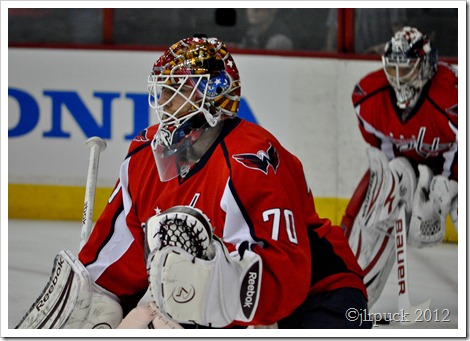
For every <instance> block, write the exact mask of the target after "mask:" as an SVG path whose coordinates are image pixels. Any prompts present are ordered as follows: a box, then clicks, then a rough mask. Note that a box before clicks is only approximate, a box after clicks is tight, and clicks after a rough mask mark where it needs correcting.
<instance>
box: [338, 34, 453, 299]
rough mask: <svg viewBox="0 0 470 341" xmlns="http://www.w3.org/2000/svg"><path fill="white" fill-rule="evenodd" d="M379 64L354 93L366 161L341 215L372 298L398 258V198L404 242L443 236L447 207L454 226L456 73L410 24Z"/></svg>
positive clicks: (422, 243)
mask: <svg viewBox="0 0 470 341" xmlns="http://www.w3.org/2000/svg"><path fill="white" fill-rule="evenodd" d="M382 60H383V68H382V69H380V70H377V71H375V72H372V73H370V74H368V75H366V76H365V77H364V78H362V79H361V80H360V81H359V82H358V83H357V84H356V86H355V88H354V91H353V94H352V100H353V104H354V109H355V111H356V115H357V118H358V121H359V128H360V131H361V133H362V135H363V137H364V140H365V141H366V142H367V143H368V144H369V146H370V148H371V149H369V150H368V156H369V161H370V169H369V170H368V171H367V172H366V174H365V175H364V177H363V179H362V180H361V181H360V183H359V185H358V187H357V189H356V190H355V193H354V195H353V197H352V198H351V201H350V203H349V206H348V207H347V209H346V214H345V215H344V217H343V220H342V226H343V227H344V229H345V232H346V235H347V236H348V238H349V242H350V244H351V247H352V249H353V252H354V253H355V255H356V257H357V258H358V260H359V263H360V265H361V266H362V267H363V269H364V273H365V284H366V286H367V290H368V295H369V305H370V307H372V305H373V304H374V303H375V302H376V301H377V299H378V298H379V297H380V294H381V292H382V290H383V288H384V285H385V283H386V281H387V278H388V276H389V274H390V271H391V269H392V266H393V263H394V261H395V258H396V257H395V253H394V252H393V250H394V247H395V242H394V239H393V238H390V236H391V232H390V231H392V229H393V224H394V219H396V217H397V212H398V205H399V201H400V200H403V202H405V203H406V212H407V215H408V218H407V220H408V225H409V231H408V242H409V244H410V245H412V246H415V247H425V246H433V245H436V244H438V243H440V242H442V240H443V238H444V234H445V230H446V218H447V215H448V214H450V217H451V218H452V221H453V223H454V227H455V229H456V230H457V221H458V212H457V200H458V195H457V181H458V162H457V161H458V142H457V141H458V139H457V136H458V101H457V93H458V79H457V75H456V70H455V69H453V68H452V67H451V66H450V65H448V64H445V63H438V54H437V49H436V47H434V45H433V44H432V43H431V41H430V39H429V38H428V37H427V36H426V34H424V33H423V32H420V31H419V30H418V29H416V28H414V27H403V28H402V29H401V30H399V31H398V32H396V33H395V35H394V36H393V37H392V38H391V39H390V41H389V42H388V43H387V44H386V46H385V52H384V54H383V56H382Z"/></svg>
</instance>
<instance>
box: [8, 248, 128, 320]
mask: <svg viewBox="0 0 470 341" xmlns="http://www.w3.org/2000/svg"><path fill="white" fill-rule="evenodd" d="M103 291H104V289H102V290H99V287H98V286H97V285H96V284H93V283H92V282H91V280H90V278H89V274H88V271H87V270H86V269H85V267H84V266H83V264H82V263H80V261H79V260H78V259H76V258H75V257H74V256H73V255H72V253H71V252H70V251H68V250H62V251H60V252H59V253H58V254H57V256H56V258H55V259H54V266H53V269H52V274H51V277H50V279H49V282H48V283H47V285H46V287H45V288H44V291H43V292H42V294H41V295H40V296H39V298H38V299H37V300H36V302H35V303H34V304H33V305H32V306H31V308H30V309H29V310H28V312H27V313H26V314H25V316H24V317H23V318H22V319H21V321H20V323H19V324H18V325H17V326H16V327H15V328H16V329H60V328H115V327H117V325H118V324H119V322H120V321H121V319H122V309H121V306H120V305H119V303H118V302H116V301H115V300H114V299H112V298H111V297H110V296H109V295H105V294H104V293H103Z"/></svg>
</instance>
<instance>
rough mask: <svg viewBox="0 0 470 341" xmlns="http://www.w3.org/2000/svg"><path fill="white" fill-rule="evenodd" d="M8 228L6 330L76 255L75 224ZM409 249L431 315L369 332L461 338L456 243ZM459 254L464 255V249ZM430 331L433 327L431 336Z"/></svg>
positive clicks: (391, 293)
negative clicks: (63, 260)
mask: <svg viewBox="0 0 470 341" xmlns="http://www.w3.org/2000/svg"><path fill="white" fill-rule="evenodd" d="M8 225H9V226H8V328H14V327H15V325H16V324H17V323H18V322H19V320H20V319H21V317H22V316H23V314H24V313H25V311H26V310H27V309H28V308H29V307H30V305H31V304H32V303H33V302H34V301H35V300H36V298H37V297H38V295H39V294H40V292H41V291H42V289H43V288H44V286H45V284H46V283H47V281H48V279H49V275H50V271H51V269H52V263H53V259H54V257H55V255H56V254H57V253H58V251H60V250H61V249H65V248H67V249H69V250H71V251H72V252H73V253H74V254H77V252H78V246H79V239H80V223H79V222H64V221H32V220H9V224H8ZM2 245H5V244H2ZM408 251H409V263H408V264H409V269H410V270H409V276H410V282H411V284H410V295H411V301H412V303H413V304H417V303H422V302H424V301H426V300H427V299H429V298H431V299H432V302H431V306H430V311H428V312H427V315H424V314H423V322H416V323H414V324H411V325H407V326H403V325H401V324H400V323H398V322H392V323H390V324H389V325H379V326H377V327H375V328H374V331H373V332H372V334H374V333H377V332H380V331H382V332H387V333H386V334H382V333H380V334H382V335H384V336H391V335H392V334H393V332H394V331H391V330H388V329H415V330H414V331H409V330H408V331H407V334H406V335H407V336H408V335H410V336H424V335H428V336H443V337H447V336H463V335H465V331H466V325H465V323H466V319H465V317H466V316H465V313H466V287H465V285H463V286H461V287H460V290H458V266H457V264H458V261H459V259H458V245H457V244H448V243H446V244H441V245H439V246H437V247H434V248H428V249H420V250H416V249H413V248H411V247H409V248H408ZM462 251H463V252H465V250H464V249H463V250H460V252H462ZM4 254H5V253H4ZM395 273H396V269H394V270H392V275H391V276H390V278H389V280H388V282H387V285H386V287H385V290H384V293H383V296H382V297H381V298H380V299H379V301H378V302H377V303H376V305H375V306H374V307H373V309H372V310H371V312H372V313H382V314H386V313H394V312H396V310H397V299H396V293H395V291H396V290H395V288H396V284H397V280H396V278H395V276H394V274H395ZM461 276H463V277H464V278H463V279H464V280H465V277H466V273H465V272H464V273H461ZM4 279H5V273H4V272H3V271H2V285H4ZM2 289H3V290H2V295H3V294H4V288H2ZM459 295H460V300H459V301H460V303H461V304H460V306H459V304H458V298H459ZM2 297H4V296H2ZM3 302H5V301H3ZM2 306H3V304H2ZM459 308H460V309H459ZM2 318H3V317H2ZM425 320H429V321H428V322H426V321H425ZM459 327H460V328H459ZM423 329H425V330H423ZM430 329H433V330H432V333H430ZM386 330H388V331H386ZM304 332H306V331H304ZM390 333H392V334H390ZM302 335H307V334H302ZM312 335H313V334H312ZM363 335H364V334H363Z"/></svg>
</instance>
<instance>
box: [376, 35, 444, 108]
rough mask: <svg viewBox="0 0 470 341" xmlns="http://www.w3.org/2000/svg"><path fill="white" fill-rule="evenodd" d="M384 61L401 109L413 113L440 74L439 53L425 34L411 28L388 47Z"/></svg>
mask: <svg viewBox="0 0 470 341" xmlns="http://www.w3.org/2000/svg"><path fill="white" fill-rule="evenodd" d="M382 61H383V65H384V71H385V74H386V76H387V79H388V81H389V83H390V85H391V86H392V87H393V89H394V90H395V94H396V97H397V105H398V107H399V108H400V109H409V108H412V107H414V105H415V104H416V102H417V101H418V98H419V96H420V95H421V91H422V90H423V87H424V85H426V83H427V82H428V81H429V80H430V79H431V78H432V77H433V76H434V74H435V72H436V69H437V50H436V48H435V47H434V46H433V45H432V43H431V41H430V40H429V38H428V37H427V36H426V35H425V34H423V33H422V32H420V31H419V30H417V29H416V28H413V27H408V26H407V27H404V28H402V29H401V30H400V31H398V32H396V33H395V35H394V36H393V37H392V39H391V40H390V41H389V42H388V43H387V44H386V45H385V52H384V54H383V56H382Z"/></svg>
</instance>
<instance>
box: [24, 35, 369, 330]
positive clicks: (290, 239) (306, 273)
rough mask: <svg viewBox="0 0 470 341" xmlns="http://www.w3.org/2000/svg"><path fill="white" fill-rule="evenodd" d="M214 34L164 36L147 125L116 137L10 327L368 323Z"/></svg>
mask: <svg viewBox="0 0 470 341" xmlns="http://www.w3.org/2000/svg"><path fill="white" fill-rule="evenodd" d="M240 84H241V83H240V77H239V73H238V69H237V67H236V64H235V61H234V60H233V58H232V56H231V54H230V53H229V52H228V49H227V47H226V45H225V44H224V43H223V42H221V41H220V40H219V39H217V38H208V37H205V36H202V35H201V36H195V37H191V38H185V39H182V40H181V41H178V42H176V43H175V44H173V45H172V46H171V47H170V48H169V49H168V50H167V51H166V52H165V53H164V54H163V55H162V56H161V57H159V58H158V59H157V60H156V62H155V63H154V65H153V68H152V71H151V74H150V76H149V77H148V90H149V104H150V106H151V107H152V108H153V109H155V111H156V115H157V117H158V121H159V123H158V124H156V125H152V126H150V127H148V128H147V129H145V130H144V131H142V133H141V134H139V136H137V137H136V138H135V139H134V140H133V141H132V142H131V144H130V147H129V151H128V154H127V156H126V157H125V159H124V160H123V162H122V165H121V168H120V172H119V179H118V181H117V184H116V186H115V189H114V191H113V193H112V194H111V196H110V198H109V200H108V204H107V205H106V207H105V209H104V211H103V213H102V214H101V216H100V217H99V219H98V220H97V222H96V225H95V227H94V229H93V231H92V233H91V235H90V236H89V238H87V240H86V243H84V244H83V247H82V248H81V250H80V252H79V254H78V259H77V258H75V257H74V256H73V255H72V254H70V252H67V251H63V252H60V253H59V255H58V256H57V258H56V261H55V265H54V269H53V272H52V275H51V279H50V282H49V283H48V285H47V286H46V288H45V290H44V292H43V294H42V295H41V296H40V297H39V299H38V300H37V302H36V303H34V304H33V306H32V307H31V309H30V310H29V312H28V313H27V314H26V315H25V317H24V318H23V320H22V321H21V322H20V324H19V326H18V328H185V329H186V328H188V329H189V328H198V329H199V328H248V327H252V328H255V327H272V326H277V327H278V328H371V323H360V321H357V320H354V321H349V320H347V318H346V317H345V313H346V311H347V310H348V309H352V308H353V309H357V311H362V310H364V309H366V308H367V292H366V288H365V286H364V282H363V278H362V275H363V273H362V270H361V268H360V267H359V265H358V263H357V260H356V259H355V257H354V255H353V253H352V252H351V248H350V247H349V245H348V241H347V239H346V237H345V235H344V233H343V231H342V229H341V227H339V226H334V225H332V224H331V222H330V220H329V219H326V218H320V217H319V215H318V214H317V212H316V209H315V204H314V199H313V194H312V191H311V189H310V187H309V186H308V184H307V181H306V178H305V176H304V170H303V166H302V164H301V162H300V161H299V159H298V158H297V157H296V156H294V155H293V154H291V153H290V152H289V151H287V150H286V149H285V148H284V147H283V146H282V145H281V143H280V142H279V141H278V140H277V139H276V138H275V137H274V136H273V135H272V134H271V133H269V132H268V131H266V130H265V129H264V128H262V127H261V126H259V125H257V124H254V123H251V122H248V121H246V120H244V119H242V118H239V117H237V114H238V108H239V104H240V91H241V88H240V87H241V85H240Z"/></svg>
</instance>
